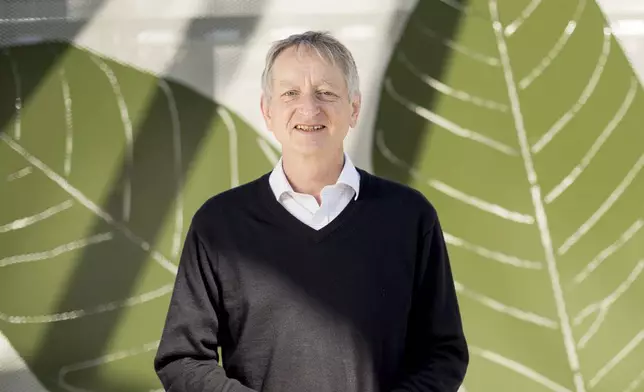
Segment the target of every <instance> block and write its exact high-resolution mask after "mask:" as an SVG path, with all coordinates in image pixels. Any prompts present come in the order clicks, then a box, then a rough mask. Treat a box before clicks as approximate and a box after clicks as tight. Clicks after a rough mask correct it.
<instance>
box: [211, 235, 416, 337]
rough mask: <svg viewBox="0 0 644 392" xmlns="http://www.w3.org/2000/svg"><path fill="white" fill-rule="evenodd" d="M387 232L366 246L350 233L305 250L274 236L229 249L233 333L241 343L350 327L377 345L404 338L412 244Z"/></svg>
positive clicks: (225, 258)
mask: <svg viewBox="0 0 644 392" xmlns="http://www.w3.org/2000/svg"><path fill="white" fill-rule="evenodd" d="M387 234H388V233H387V232H386V231H385V232H382V233H381V234H379V235H378V236H377V237H376V238H371V239H370V241H365V240H364V239H363V238H362V236H360V235H352V234H351V232H346V233H345V234H343V235H338V236H337V237H335V238H333V239H332V240H329V241H323V242H320V243H314V242H309V243H307V245H306V246H305V245H303V244H302V242H301V241H302V240H301V239H299V238H297V237H293V236H289V235H279V233H275V238H273V240H271V241H261V243H256V244H254V245H253V246H248V247H241V246H238V247H236V249H234V250H232V251H230V252H228V253H225V252H224V253H223V254H222V264H221V268H222V273H223V275H224V279H222V280H221V282H222V292H223V298H224V302H225V307H226V308H227V309H229V312H228V313H229V314H230V318H229V323H230V327H231V328H230V330H231V331H234V333H237V334H238V336H237V338H238V339H242V338H243V335H244V334H247V335H252V336H257V335H258V334H259V335H260V336H263V335H265V334H272V335H275V334H284V333H286V334H291V335H292V337H293V338H295V337H296V336H301V335H310V336H318V335H319V334H329V333H331V334H333V332H332V331H333V329H334V328H336V327H337V328H344V329H346V328H350V329H352V330H353V331H354V332H355V333H357V334H358V335H360V336H363V337H364V338H365V339H367V340H368V341H371V342H372V343H373V344H376V345H378V344H380V343H381V342H382V341H384V340H387V339H391V338H392V337H394V336H400V335H402V334H404V330H405V327H406V319H407V315H408V311H409V308H410V306H411V298H412V291H413V281H414V265H415V261H416V260H415V259H416V254H415V247H414V246H413V244H411V243H410V242H409V241H407V240H404V239H403V237H401V236H392V235H387ZM329 331H331V332H329ZM302 339H304V338H302Z"/></svg>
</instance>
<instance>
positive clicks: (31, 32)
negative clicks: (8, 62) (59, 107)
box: [0, 0, 104, 132]
mask: <svg viewBox="0 0 644 392" xmlns="http://www.w3.org/2000/svg"><path fill="white" fill-rule="evenodd" d="M103 3H104V0H93V1H91V2H87V3H85V4H83V5H80V6H76V7H74V6H71V5H70V2H69V1H66V0H47V1H36V2H32V3H30V2H27V1H24V0H3V1H2V3H1V4H0V11H1V12H0V19H2V20H1V21H0V48H2V47H5V48H6V47H11V46H20V45H25V44H33V43H35V42H41V41H52V40H68V41H73V40H74V38H75V37H76V36H77V35H79V34H80V33H81V32H82V30H83V28H84V27H85V25H86V24H88V23H89V22H91V20H92V18H93V17H94V16H95V15H96V14H97V13H98V12H100V10H101V9H102V7H103ZM74 14H76V15H78V14H81V15H83V17H82V18H74V19H68V17H69V16H70V15H74ZM64 55H65V52H64V51H63V52H57V54H56V55H54V56H42V58H39V59H38V61H40V67H41V68H42V69H43V71H42V72H40V73H38V74H34V75H33V77H32V78H29V79H28V80H25V81H23V82H22V83H21V86H20V87H21V88H20V90H21V97H20V98H21V100H22V106H23V107H24V106H25V102H29V100H30V99H31V97H32V96H33V94H34V93H35V92H36V91H37V89H38V87H39V86H40V85H41V83H42V82H43V81H44V80H45V78H47V76H48V75H49V74H50V73H51V72H52V71H53V70H54V69H56V67H57V66H58V64H59V62H60V61H61V59H62V58H63V57H64ZM6 82H7V83H6V84H4V83H3V84H2V86H3V87H2V88H13V87H14V81H13V80H11V81H9V80H7V81H6ZM9 86H11V87H9ZM7 106H8V105H6V103H4V102H2V103H1V104H0V107H2V108H6V107H7ZM13 117H14V112H13V111H6V110H0V132H4V130H6V127H7V124H9V122H11V120H12V119H13Z"/></svg>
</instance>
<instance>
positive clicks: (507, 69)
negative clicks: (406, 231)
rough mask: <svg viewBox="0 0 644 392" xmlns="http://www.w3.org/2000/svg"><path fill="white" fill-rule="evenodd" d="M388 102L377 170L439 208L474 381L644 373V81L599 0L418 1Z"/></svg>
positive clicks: (614, 381)
mask: <svg viewBox="0 0 644 392" xmlns="http://www.w3.org/2000/svg"><path fill="white" fill-rule="evenodd" d="M379 105H380V106H379V111H378V118H377V121H376V126H375V127H376V129H375V132H376V134H375V138H374V140H375V142H374V146H373V149H374V170H375V172H376V173H377V174H380V175H384V176H388V177H391V178H394V179H397V180H399V181H402V182H405V183H408V184H411V185H412V186H414V187H416V188H418V189H420V190H422V191H423V192H424V193H425V194H426V195H427V196H428V198H429V199H430V200H431V201H432V202H433V203H434V204H435V206H436V207H437V210H438V212H439V215H440V216H441V220H442V221H443V222H444V223H443V224H444V228H445V231H446V234H445V235H446V240H447V241H448V243H449V249H450V254H451V259H452V263H453V266H454V274H455V279H456V282H457V283H456V284H457V289H458V293H459V298H460V303H461V307H462V313H463V317H464V323H465V329H466V333H467V337H468V340H469V342H470V344H471V353H472V362H471V365H470V368H469V371H468V374H467V377H466V380H465V389H466V390H467V391H468V392H483V391H485V392H487V391H521V392H532V391H534V392H541V391H575V392H581V391H590V390H592V391H607V392H616V391H628V392H633V391H635V390H642V388H643V387H644V373H643V372H642V369H643V365H642V364H643V363H644V312H642V311H641V308H642V298H644V277H643V275H644V274H643V270H644V245H643V244H644V229H642V227H643V226H644V173H643V171H644V170H642V168H643V167H644V132H642V131H643V130H644V128H643V125H642V124H644V94H642V86H641V84H640V82H639V81H638V80H637V79H636V77H635V75H634V73H633V70H632V68H631V66H630V65H629V63H628V61H627V59H626V58H625V56H624V54H623V51H622V50H621V48H620V45H619V43H618V42H617V41H616V40H615V38H614V37H613V36H612V35H611V33H610V30H609V29H608V28H607V27H606V21H605V19H604V17H603V15H602V13H601V11H600V9H599V8H598V6H597V5H596V4H595V3H594V2H593V1H592V0H569V1H547V0H543V1H541V0H498V1H497V0H490V1H488V0H472V1H470V2H456V1H454V0H427V1H420V2H418V6H417V8H416V9H415V10H414V12H413V14H412V15H411V16H410V18H409V20H408V23H407V26H406V27H405V29H404V32H403V34H402V36H401V39H400V41H399V43H398V45H397V47H396V48H395V50H394V51H393V54H392V57H391V60H390V63H389V66H388V69H387V71H386V75H385V80H384V83H383V88H382V91H381V98H380V104H379ZM638 388H639V389H638Z"/></svg>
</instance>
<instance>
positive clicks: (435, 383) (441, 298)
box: [392, 218, 469, 392]
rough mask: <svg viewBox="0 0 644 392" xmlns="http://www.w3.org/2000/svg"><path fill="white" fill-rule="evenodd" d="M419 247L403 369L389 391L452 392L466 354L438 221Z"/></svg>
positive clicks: (460, 378)
mask: <svg viewBox="0 0 644 392" xmlns="http://www.w3.org/2000/svg"><path fill="white" fill-rule="evenodd" d="M419 247H420V249H421V252H420V257H421V259H420V260H419V264H418V266H419V267H418V270H417V278H416V284H415V293H414V299H413V300H412V309H411V313H410V316H409V321H408V334H407V342H406V348H405V354H404V366H403V371H402V372H401V377H400V379H399V382H398V383H397V384H396V385H395V387H394V389H393V391H392V392H456V391H457V390H458V389H459V387H460V385H461V383H462V382H463V379H464V378H465V372H466V370H467V366H468V363H469V352H468V348H467V343H466V340H465V335H464V332H463V327H462V321H461V316H460V311H459V306H458V302H457V297H456V290H455V285H454V281H453V278H452V272H451V267H450V263H449V257H448V254H447V248H446V245H445V240H444V238H443V233H442V230H441V226H440V223H439V221H438V218H436V219H435V223H434V225H433V227H432V229H431V230H430V231H429V232H428V233H427V234H426V235H425V236H424V237H423V242H422V244H421V245H420V246H419Z"/></svg>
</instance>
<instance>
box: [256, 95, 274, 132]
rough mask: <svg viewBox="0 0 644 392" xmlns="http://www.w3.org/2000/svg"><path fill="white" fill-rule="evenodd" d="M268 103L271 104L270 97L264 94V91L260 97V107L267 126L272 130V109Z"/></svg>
mask: <svg viewBox="0 0 644 392" xmlns="http://www.w3.org/2000/svg"><path fill="white" fill-rule="evenodd" d="M268 104H269V102H268V98H267V97H266V95H264V93H262V95H261V97H260V100H259V108H260V110H261V111H262V116H263V117H264V122H265V123H266V127H267V128H268V130H269V131H271V132H272V129H271V112H270V109H269V107H268V106H269V105H268Z"/></svg>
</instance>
